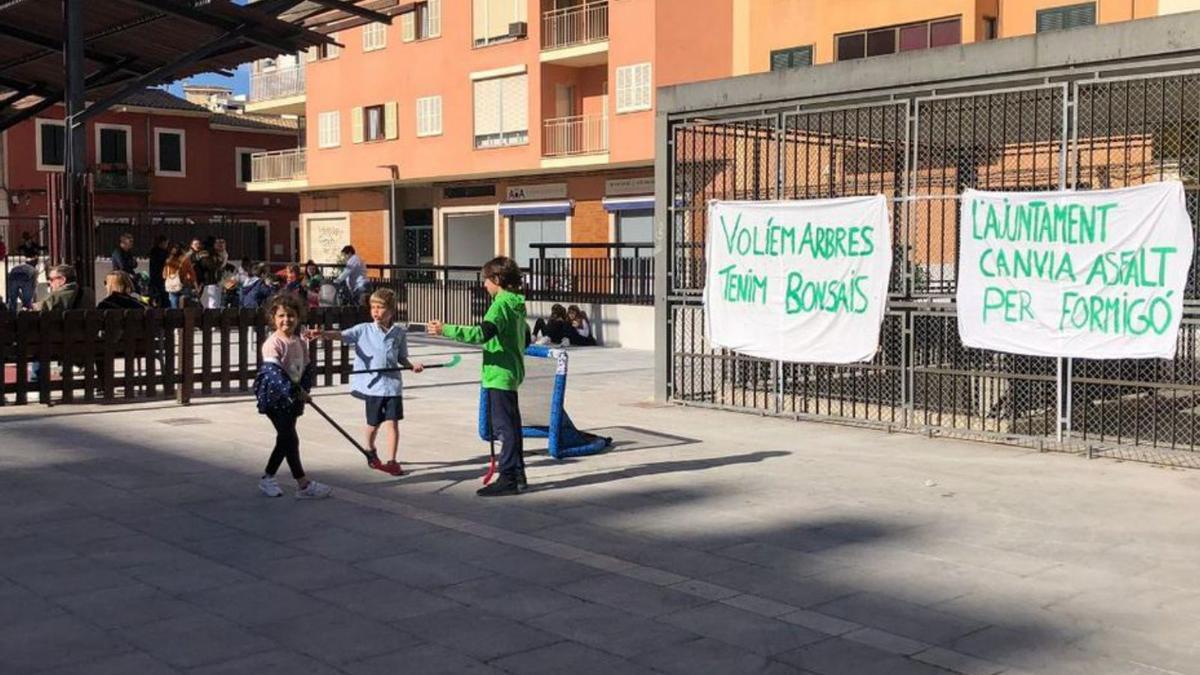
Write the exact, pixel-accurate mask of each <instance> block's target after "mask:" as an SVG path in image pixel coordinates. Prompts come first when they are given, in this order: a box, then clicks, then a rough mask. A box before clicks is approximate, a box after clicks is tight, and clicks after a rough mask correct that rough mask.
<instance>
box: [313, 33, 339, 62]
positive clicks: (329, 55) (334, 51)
mask: <svg viewBox="0 0 1200 675" xmlns="http://www.w3.org/2000/svg"><path fill="white" fill-rule="evenodd" d="M329 38H330V39H331V40H334V41H336V40H337V39H338V35H337V33H330V34H329ZM341 53H342V48H341V47H339V46H337V45H328V44H326V45H317V46H315V47H309V48H308V51H307V52H305V59H306V60H308V61H328V60H329V59H336V58H337V57H338V56H340V55H341Z"/></svg>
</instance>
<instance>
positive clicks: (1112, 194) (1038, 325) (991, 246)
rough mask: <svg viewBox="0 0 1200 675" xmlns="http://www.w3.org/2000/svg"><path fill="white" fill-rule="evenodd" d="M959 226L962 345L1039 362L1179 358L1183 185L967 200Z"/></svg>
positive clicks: (1185, 238) (1186, 245)
mask: <svg viewBox="0 0 1200 675" xmlns="http://www.w3.org/2000/svg"><path fill="white" fill-rule="evenodd" d="M959 226H960V230H961V237H960V240H961V244H960V246H959V278H958V330H959V334H960V335H961V337H962V341H963V344H964V345H966V346H968V347H980V348H984V349H994V350H998V351H1004V352H1011V353H1014V354H1032V355H1035V356H1056V357H1074V358H1091V359H1127V358H1151V357H1161V358H1164V359H1170V358H1174V357H1175V343H1176V338H1177V336H1178V334H1179V320H1180V317H1181V315H1182V312H1183V292H1184V286H1185V285H1186V283H1187V278H1188V270H1189V269H1190V268H1191V262H1192V223H1191V220H1190V219H1189V218H1188V213H1187V209H1186V207H1185V205H1184V200H1183V184H1181V183H1179V182H1177V181H1171V182H1165V183H1151V184H1148V185H1142V186H1138V187H1131V188H1122V189H1116V190H1095V191H1088V192H977V191H975V190H967V191H965V192H964V193H963V195H962V205H961V212H960V214H959Z"/></svg>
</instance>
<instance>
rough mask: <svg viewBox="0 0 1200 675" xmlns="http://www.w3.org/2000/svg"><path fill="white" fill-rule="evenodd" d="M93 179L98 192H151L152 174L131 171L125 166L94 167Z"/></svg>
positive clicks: (104, 165)
mask: <svg viewBox="0 0 1200 675" xmlns="http://www.w3.org/2000/svg"><path fill="white" fill-rule="evenodd" d="M92 177H93V178H92V179H93V180H94V181H95V182H94V183H93V184H94V185H95V188H96V191H97V192H149V191H150V172H149V171H146V170H144V169H131V168H129V167H127V166H125V165H123V164H100V165H97V166H94V167H92Z"/></svg>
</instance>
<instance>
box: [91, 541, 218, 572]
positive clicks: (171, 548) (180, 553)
mask: <svg viewBox="0 0 1200 675" xmlns="http://www.w3.org/2000/svg"><path fill="white" fill-rule="evenodd" d="M84 553H85V555H87V557H88V558H89V559H90V560H94V561H96V562H98V563H101V564H103V565H104V566H107V567H113V568H124V567H140V566H144V565H168V564H173V563H177V562H181V561H184V562H186V561H189V560H195V559H196V556H195V554H194V553H192V552H191V551H189V550H187V549H185V548H183V547H182V546H179V545H177V544H172V543H169V542H165V541H162V540H161V539H157V538H155V537H152V536H150V535H148V534H141V533H137V534H133V535H130V536H128V537H117V538H116V539H105V540H103V541H97V542H93V543H92V544H90V545H89V546H88V547H87V551H85V552H84Z"/></svg>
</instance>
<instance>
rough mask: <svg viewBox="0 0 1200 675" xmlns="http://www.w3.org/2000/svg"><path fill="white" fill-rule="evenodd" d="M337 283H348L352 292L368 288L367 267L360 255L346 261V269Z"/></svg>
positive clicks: (339, 276)
mask: <svg viewBox="0 0 1200 675" xmlns="http://www.w3.org/2000/svg"><path fill="white" fill-rule="evenodd" d="M336 281H338V282H339V283H340V282H343V281H344V282H346V285H347V286H349V287H350V290H352V291H361V290H363V289H365V288H366V287H367V266H366V265H365V264H363V261H362V258H360V257H358V254H355V255H352V256H350V259H349V260H347V261H346V268H345V269H344V270H342V273H341V274H339V275H338V278H337V280H336Z"/></svg>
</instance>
